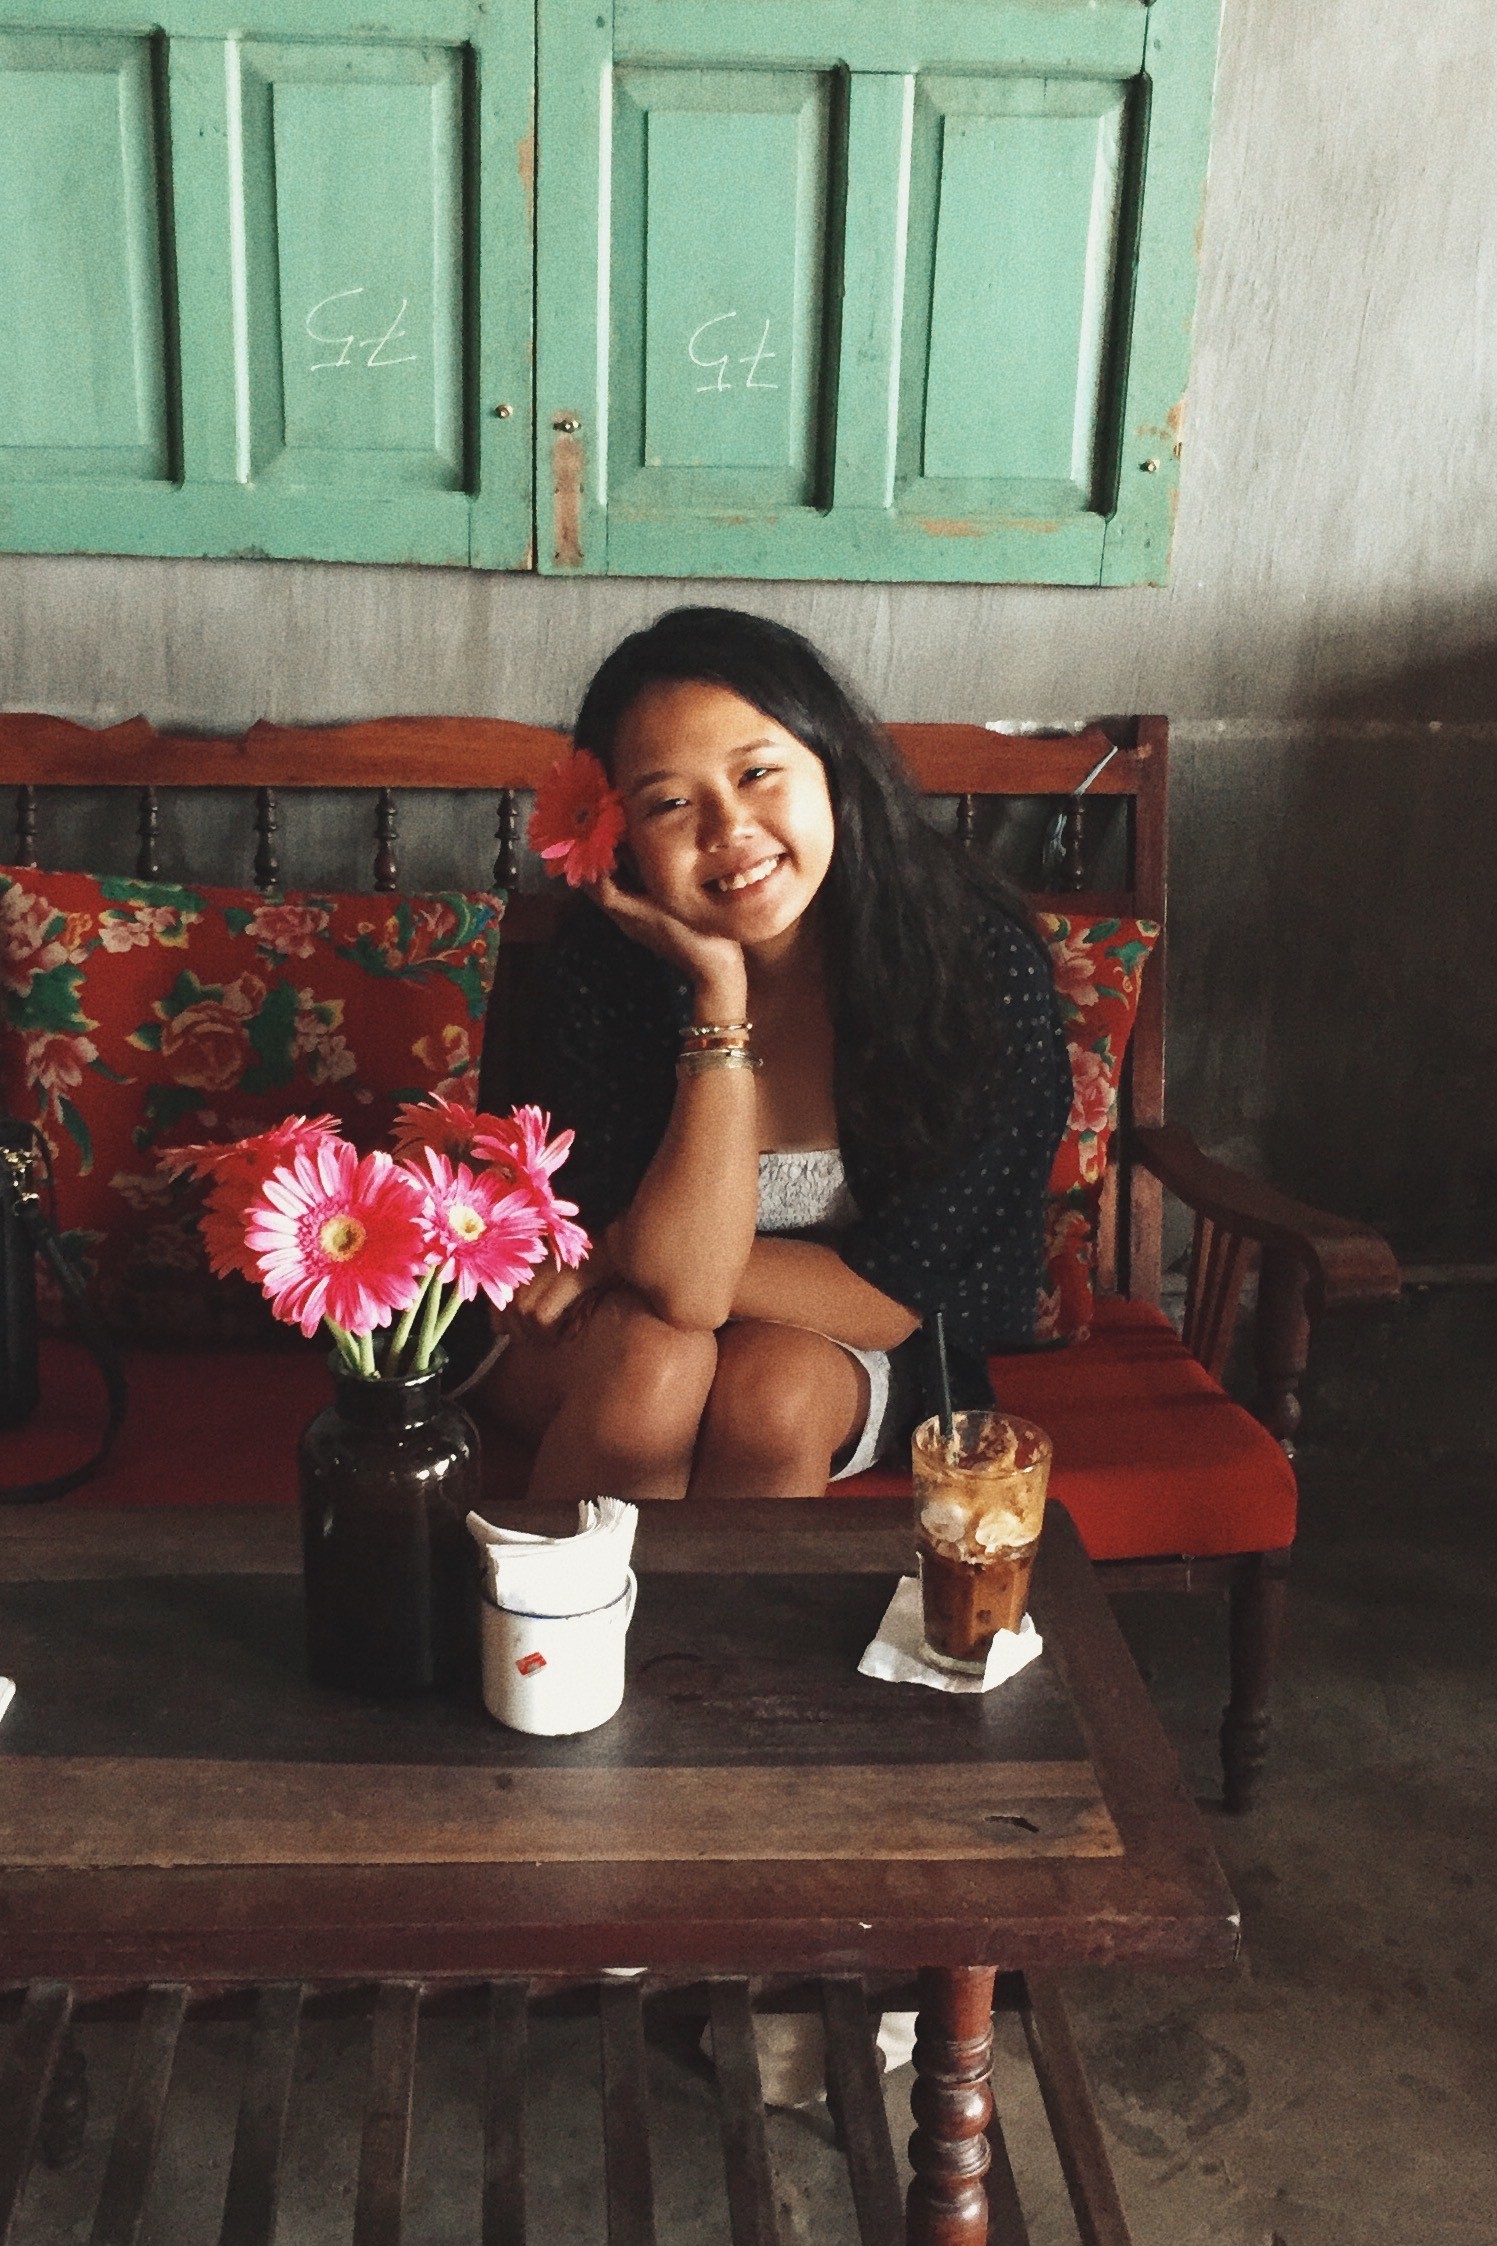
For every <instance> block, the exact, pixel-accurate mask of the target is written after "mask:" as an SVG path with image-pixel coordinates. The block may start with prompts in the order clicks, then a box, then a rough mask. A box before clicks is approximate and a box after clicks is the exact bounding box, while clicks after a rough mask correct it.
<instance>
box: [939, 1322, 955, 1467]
mask: <svg viewBox="0 0 1497 2246" xmlns="http://www.w3.org/2000/svg"><path fill="white" fill-rule="evenodd" d="M936 1375H937V1378H938V1379H939V1380H940V1383H941V1439H942V1441H943V1442H947V1443H949V1442H950V1441H951V1439H952V1437H953V1435H954V1434H955V1433H956V1422H955V1420H954V1419H953V1417H952V1412H951V1367H950V1365H949V1364H948V1363H947V1362H946V1313H945V1311H944V1310H938V1311H937V1312H936Z"/></svg>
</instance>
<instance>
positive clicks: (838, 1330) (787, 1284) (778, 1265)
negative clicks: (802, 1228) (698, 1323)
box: [732, 1238, 920, 1349]
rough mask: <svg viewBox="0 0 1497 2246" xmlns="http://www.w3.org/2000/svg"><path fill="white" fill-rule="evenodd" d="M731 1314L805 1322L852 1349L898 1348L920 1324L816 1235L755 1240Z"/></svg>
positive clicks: (778, 1322)
mask: <svg viewBox="0 0 1497 2246" xmlns="http://www.w3.org/2000/svg"><path fill="white" fill-rule="evenodd" d="M732 1315H733V1316H734V1317H735V1318H760V1319H764V1320H766V1321H768V1322H769V1323H770V1324H772V1325H778V1326H805V1327H807V1328H809V1329H810V1330H811V1331H812V1332H813V1333H818V1334H825V1335H826V1336H827V1338H828V1339H829V1340H831V1341H842V1342H847V1343H850V1344H851V1346H852V1347H853V1348H854V1349H897V1348H898V1347H899V1344H900V1343H901V1342H902V1341H908V1340H909V1337H910V1335H911V1334H912V1333H914V1332H915V1330H916V1328H917V1327H918V1326H919V1324H920V1320H919V1318H918V1317H917V1316H916V1314H915V1312H914V1311H913V1310H907V1309H906V1308H905V1306H904V1304H903V1303H902V1302H896V1301H895V1300H894V1298H893V1296H892V1295H886V1294H881V1293H880V1291H879V1289H878V1288H877V1287H875V1286H871V1285H870V1284H869V1282H868V1281H867V1280H866V1279H860V1278H859V1277H858V1274H857V1273H856V1272H855V1271H849V1269H848V1267H847V1265H846V1264H845V1263H844V1262H843V1261H842V1258H841V1257H840V1256H839V1255H838V1253H837V1251H836V1249H835V1248H829V1247H823V1246H821V1245H819V1243H817V1242H816V1241H814V1240H777V1239H774V1238H765V1239H757V1240H755V1241H754V1242H753V1244H752V1246H751V1247H750V1249H749V1253H748V1258H747V1261H746V1262H745V1264H744V1266H743V1272H742V1275H741V1277H740V1279H739V1281H738V1285H737V1287H736V1288H735V1289H734V1292H733V1307H732Z"/></svg>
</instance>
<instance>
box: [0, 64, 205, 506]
mask: <svg viewBox="0 0 1497 2246" xmlns="http://www.w3.org/2000/svg"><path fill="white" fill-rule="evenodd" d="M157 128H158V114H157V97H156V75H155V68H154V56H153V52H152V43H151V41H150V40H149V39H148V38H140V37H134V38H117V37H107V36H97V37H96V36H89V35H81V36H77V35H75V36H67V35H48V34H44V33H39V32H24V31H21V32H17V31H6V30H0V213H3V214H4V223H3V225H0V304H4V306H5V307H6V328H7V334H6V343H5V354H4V360H5V363H4V373H3V376H0V481H3V482H4V483H6V484H13V483H18V484H31V485H41V484H46V483H50V482H54V481H61V482H65V483H67V484H69V485H74V486H76V485H77V484H78V482H79V481H80V479H86V480H89V481H98V480H105V481H109V482H120V481H129V482H131V483H135V484H139V483H141V482H147V483H149V482H157V483H159V482H163V481H166V480H168V479H169V478H170V477H171V475H172V411H171V408H172V392H173V381H172V368H171V365H170V362H169V358H168V349H167V336H168V334H169V332H170V326H171V319H170V310H169V307H168V305H167V303H166V300H165V296H164V291H163V284H162V255H161V242H162V212H161V187H160V181H159V178H158V174H157V164H156V135H157Z"/></svg>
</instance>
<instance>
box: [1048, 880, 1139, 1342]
mask: <svg viewBox="0 0 1497 2246" xmlns="http://www.w3.org/2000/svg"><path fill="white" fill-rule="evenodd" d="M1035 924H1036V926H1037V927H1038V929H1039V931H1040V934H1041V935H1042V936H1043V937H1044V938H1045V941H1046V943H1047V944H1048V945H1049V947H1050V960H1051V964H1052V966H1053V968H1054V971H1055V987H1056V990H1057V991H1058V993H1059V996H1060V1010H1061V1018H1062V1020H1063V1022H1064V1024H1065V1034H1066V1045H1067V1048H1068V1050H1069V1052H1070V1056H1071V1080H1072V1086H1073V1091H1072V1099H1071V1113H1070V1117H1069V1119H1068V1121H1067V1124H1066V1134H1065V1137H1064V1138H1063V1139H1062V1140H1061V1143H1060V1151H1059V1152H1058V1153H1057V1155H1056V1157H1055V1165H1054V1168H1053V1169H1052V1170H1051V1173H1050V1198H1049V1204H1048V1207H1047V1209H1046V1212H1045V1260H1046V1270H1045V1280H1044V1284H1043V1285H1042V1287H1041V1289H1040V1299H1039V1305H1038V1309H1037V1311H1036V1316H1035V1338H1036V1340H1039V1341H1081V1340H1084V1339H1085V1337H1086V1334H1087V1332H1088V1330H1089V1328H1090V1325H1091V1319H1092V1308H1093V1281H1094V1277H1095V1269H1096V1253H1097V1215H1098V1210H1099V1208H1100V1206H1101V1198H1102V1181H1103V1179H1104V1178H1105V1176H1106V1175H1107V1154H1108V1148H1109V1146H1110V1144H1111V1141H1112V1134H1113V1132H1114V1131H1115V1130H1116V1128H1117V1119H1118V1085H1119V1083H1120V1082H1121V1080H1122V1074H1123V1061H1124V1059H1125V1057H1126V1055H1127V1051H1128V1040H1129V1038H1130V1037H1131V1036H1132V1034H1133V1023H1134V1020H1135V1017H1136V1016H1137V1013H1138V999H1139V992H1140V990H1141V988H1142V985H1143V975H1144V968H1145V967H1146V965H1147V964H1148V959H1149V954H1150V952H1151V951H1152V950H1153V949H1154V946H1155V944H1156V943H1157V942H1158V940H1159V923H1158V921H1157V920H1124V919H1106V920H1073V919H1071V918H1070V917H1068V916H1067V915H1066V914H1064V913H1055V912H1041V913H1036V914H1035Z"/></svg>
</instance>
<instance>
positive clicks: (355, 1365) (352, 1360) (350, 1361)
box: [322, 1318, 364, 1373]
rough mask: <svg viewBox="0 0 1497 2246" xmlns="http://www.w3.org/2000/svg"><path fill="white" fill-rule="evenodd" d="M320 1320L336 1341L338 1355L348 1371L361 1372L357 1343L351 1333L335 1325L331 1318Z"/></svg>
mask: <svg viewBox="0 0 1497 2246" xmlns="http://www.w3.org/2000/svg"><path fill="white" fill-rule="evenodd" d="M322 1322H323V1324H324V1325H325V1326H326V1328H327V1330H328V1332H329V1333H330V1334H331V1335H332V1337H333V1340H334V1341H335V1342H336V1344H337V1348H338V1355H339V1356H340V1357H341V1358H342V1359H343V1362H344V1364H345V1365H347V1367H348V1369H349V1371H350V1372H351V1373H361V1372H362V1371H363V1370H364V1368H363V1366H362V1364H361V1363H360V1362H359V1345H358V1343H357V1342H356V1341H355V1340H354V1338H353V1335H352V1334H351V1333H347V1332H345V1330H344V1328H343V1327H342V1326H335V1325H334V1324H333V1321H332V1319H331V1318H324V1319H323V1321H322Z"/></svg>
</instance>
